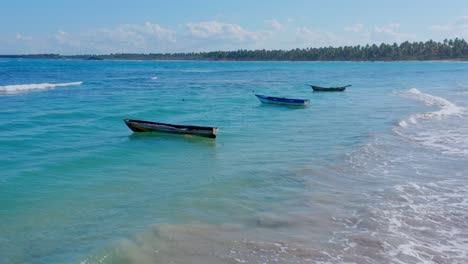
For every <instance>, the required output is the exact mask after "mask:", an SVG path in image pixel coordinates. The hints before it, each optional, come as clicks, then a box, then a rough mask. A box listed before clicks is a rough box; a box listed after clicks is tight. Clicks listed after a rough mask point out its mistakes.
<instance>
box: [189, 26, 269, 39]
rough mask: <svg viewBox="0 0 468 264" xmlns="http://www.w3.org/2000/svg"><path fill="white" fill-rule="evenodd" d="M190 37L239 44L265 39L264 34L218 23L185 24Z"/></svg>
mask: <svg viewBox="0 0 468 264" xmlns="http://www.w3.org/2000/svg"><path fill="white" fill-rule="evenodd" d="M186 26H187V29H188V30H189V32H190V36H191V37H193V38H198V39H212V40H229V41H235V42H239V43H246V42H256V41H259V40H262V39H264V38H265V37H266V34H265V33H262V32H254V31H249V30H246V29H244V28H242V27H241V26H239V25H237V24H229V23H222V22H218V21H204V22H198V23H187V25H186Z"/></svg>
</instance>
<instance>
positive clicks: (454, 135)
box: [394, 88, 468, 155]
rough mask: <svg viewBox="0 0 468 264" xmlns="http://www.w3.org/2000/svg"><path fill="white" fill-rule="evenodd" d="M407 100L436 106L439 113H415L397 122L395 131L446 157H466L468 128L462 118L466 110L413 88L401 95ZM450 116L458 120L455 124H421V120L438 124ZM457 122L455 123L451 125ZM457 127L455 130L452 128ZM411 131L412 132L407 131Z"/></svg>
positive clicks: (467, 151)
mask: <svg viewBox="0 0 468 264" xmlns="http://www.w3.org/2000/svg"><path fill="white" fill-rule="evenodd" d="M402 96H404V97H407V98H412V99H416V100H418V101H422V102H423V103H425V104H426V105H429V106H438V107H439V108H440V109H439V110H438V111H434V112H428V113H417V114H413V115H411V116H409V117H408V118H407V119H404V120H401V121H399V122H398V127H396V128H395V129H394V131H395V132H396V133H397V134H398V135H400V136H402V137H405V138H407V139H409V140H411V141H412V142H415V143H418V144H420V145H423V146H426V147H429V148H432V149H436V150H439V151H441V152H442V153H446V154H459V155H467V154H468V140H467V137H466V131H468V126H467V124H466V121H465V115H463V113H464V110H465V108H463V107H461V106H457V105H456V104H454V103H452V102H450V101H448V100H446V99H444V98H441V97H437V96H434V95H430V94H425V93H422V92H420V91H419V90H418V89H416V88H412V89H409V90H408V91H406V92H404V93H402ZM449 116H457V117H460V119H459V120H458V119H457V120H447V122H448V123H447V122H444V123H438V124H436V123H422V122H420V121H423V120H432V119H436V120H441V119H442V118H446V117H449ZM453 122H456V123H453ZM454 125H456V128H454ZM409 127H412V129H408V128H409Z"/></svg>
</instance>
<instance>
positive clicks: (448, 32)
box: [430, 16, 468, 38]
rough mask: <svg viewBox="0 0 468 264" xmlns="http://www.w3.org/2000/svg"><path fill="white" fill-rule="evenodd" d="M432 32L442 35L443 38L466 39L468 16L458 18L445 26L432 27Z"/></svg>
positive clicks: (467, 34)
mask: <svg viewBox="0 0 468 264" xmlns="http://www.w3.org/2000/svg"><path fill="white" fill-rule="evenodd" d="M430 29H431V30H432V31H435V32H438V33H441V34H444V35H443V37H444V38H455V37H461V38H467V37H468V16H460V17H457V18H455V19H454V20H452V21H450V22H449V23H447V24H438V25H432V26H431V27H430Z"/></svg>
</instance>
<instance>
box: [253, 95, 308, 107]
mask: <svg viewBox="0 0 468 264" xmlns="http://www.w3.org/2000/svg"><path fill="white" fill-rule="evenodd" d="M255 96H257V98H258V99H259V100H260V102H262V103H264V104H280V105H289V106H307V105H309V103H310V100H308V99H292V98H284V97H273V96H265V95H260V94H256V95H255Z"/></svg>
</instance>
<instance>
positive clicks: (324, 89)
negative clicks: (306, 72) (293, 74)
mask: <svg viewBox="0 0 468 264" xmlns="http://www.w3.org/2000/svg"><path fill="white" fill-rule="evenodd" d="M309 86H310V87H312V89H313V90H314V92H343V91H344V90H346V87H350V86H351V85H346V86H341V87H320V86H315V85H310V84H309Z"/></svg>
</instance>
